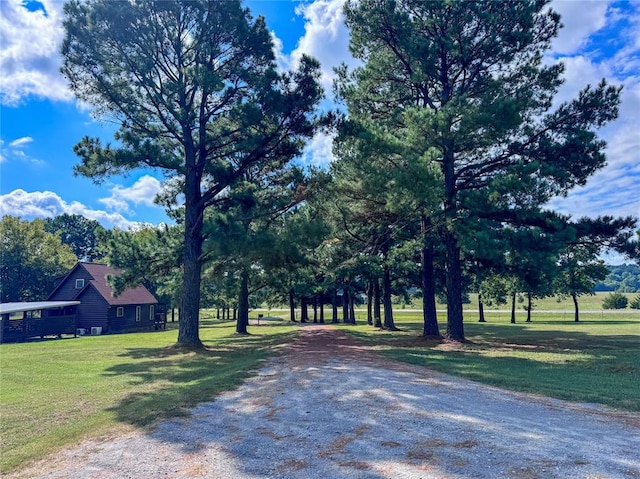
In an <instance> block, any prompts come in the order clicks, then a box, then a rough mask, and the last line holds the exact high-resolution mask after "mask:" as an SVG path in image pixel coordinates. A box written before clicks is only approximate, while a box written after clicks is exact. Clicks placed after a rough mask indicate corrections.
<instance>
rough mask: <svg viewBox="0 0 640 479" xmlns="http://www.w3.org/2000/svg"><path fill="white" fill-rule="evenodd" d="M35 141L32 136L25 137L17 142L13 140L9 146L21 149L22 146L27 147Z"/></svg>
mask: <svg viewBox="0 0 640 479" xmlns="http://www.w3.org/2000/svg"><path fill="white" fill-rule="evenodd" d="M32 141H33V138H31V137H30V136H23V137H22V138H18V139H17V140H13V141H12V142H11V143H9V146H11V147H13V148H19V147H21V146H22V145H27V144H29V143H31V142H32Z"/></svg>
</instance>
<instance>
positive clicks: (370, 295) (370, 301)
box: [367, 280, 373, 325]
mask: <svg viewBox="0 0 640 479" xmlns="http://www.w3.org/2000/svg"><path fill="white" fill-rule="evenodd" d="M372 307H373V282H372V281H371V280H369V282H367V324H368V325H372V324H373V311H372Z"/></svg>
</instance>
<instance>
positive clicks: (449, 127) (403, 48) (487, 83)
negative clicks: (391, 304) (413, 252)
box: [342, 0, 620, 340]
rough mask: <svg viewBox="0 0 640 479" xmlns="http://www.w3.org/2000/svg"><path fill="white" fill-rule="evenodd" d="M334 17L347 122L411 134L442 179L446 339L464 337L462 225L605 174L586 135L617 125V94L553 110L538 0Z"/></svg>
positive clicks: (358, 8) (535, 203)
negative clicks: (343, 54) (491, 205)
mask: <svg viewBox="0 0 640 479" xmlns="http://www.w3.org/2000/svg"><path fill="white" fill-rule="evenodd" d="M345 11H346V21H347V25H348V26H349V28H350V30H351V43H350V46H351V50H352V52H353V54H354V55H355V56H356V57H357V58H358V59H360V60H361V61H362V62H363V66H362V67H359V68H357V69H356V70H355V71H354V72H353V73H352V74H351V75H348V74H347V73H346V72H344V71H343V86H342V94H343V96H344V97H346V98H348V99H349V102H348V104H349V105H350V106H351V107H352V108H354V109H355V111H356V112H357V114H358V115H361V116H363V115H365V114H366V115H369V116H370V117H371V118H372V119H374V120H377V119H385V120H389V119H392V120H393V121H396V122H398V124H399V126H400V127H401V128H402V129H404V131H407V130H409V131H413V132H414V134H413V135H407V137H408V138H411V137H415V138H420V145H422V149H423V152H424V157H425V158H428V159H429V160H430V161H431V162H433V164H434V165H436V166H437V168H438V169H439V171H440V173H441V187H442V194H441V201H440V208H439V209H438V212H437V214H438V218H436V220H437V221H438V223H439V224H440V225H441V226H440V228H439V236H440V239H441V241H442V243H443V245H444V248H445V251H446V274H447V280H446V289H447V332H446V336H447V337H448V338H450V339H453V340H464V328H463V315H462V293H463V254H464V252H463V250H462V244H461V243H462V231H463V230H464V228H465V227H464V223H465V222H466V219H467V218H476V217H482V216H483V211H482V210H480V209H479V208H478V207H477V205H478V204H482V203H485V202H491V201H496V202H497V203H499V205H496V208H495V209H494V211H492V215H493V216H494V219H495V220H497V221H502V220H503V219H506V220H510V219H511V218H514V217H515V218H517V217H518V216H520V213H519V211H520V210H521V209H522V208H525V209H529V210H531V209H535V208H537V207H539V205H542V204H545V203H546V202H547V201H548V200H549V199H550V198H552V197H553V196H556V195H561V194H564V193H566V192H567V191H568V190H569V189H570V188H572V187H573V186H576V185H582V184H584V183H585V182H586V180H587V178H588V177H589V176H590V175H591V174H593V173H594V172H595V171H597V170H598V169H599V168H601V167H602V166H603V165H604V162H605V157H604V154H603V149H604V143H603V142H602V141H600V140H599V139H598V138H597V136H596V134H595V132H594V131H595V130H596V129H597V128H599V127H601V126H603V125H604V124H605V123H607V122H608V121H611V120H612V119H614V118H615V117H616V116H617V112H618V109H617V107H618V103H619V91H620V90H619V88H614V87H610V86H608V85H606V84H605V83H604V82H602V83H601V84H599V85H598V86H596V87H595V88H592V87H586V88H585V89H584V90H582V91H581V92H579V93H578V95H577V97H576V98H575V99H574V100H572V101H569V102H567V103H564V104H562V105H560V106H559V107H557V108H555V109H552V101H553V97H554V95H555V93H556V92H557V89H558V87H559V85H560V84H561V74H562V71H563V67H562V65H560V64H557V65H551V66H545V65H543V63H542V55H543V53H544V51H545V50H547V49H548V48H549V46H550V43H551V40H552V39H553V38H554V37H555V36H556V34H557V32H558V29H559V28H560V18H559V16H558V15H557V14H556V13H554V12H553V11H551V10H550V9H549V6H548V2H547V1H544V0H528V1H522V0H513V1H505V2H467V1H451V2H424V1H421V0H398V1H391V0H358V1H349V2H347V5H346V10H345ZM350 113H351V110H350ZM401 131H402V130H401ZM478 196H480V197H482V198H484V199H485V201H482V202H478V201H477V200H478ZM498 206H500V207H498Z"/></svg>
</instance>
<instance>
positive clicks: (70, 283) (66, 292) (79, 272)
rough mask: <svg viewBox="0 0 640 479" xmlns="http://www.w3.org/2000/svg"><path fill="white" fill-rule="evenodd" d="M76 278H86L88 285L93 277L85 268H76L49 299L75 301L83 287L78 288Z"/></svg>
mask: <svg viewBox="0 0 640 479" xmlns="http://www.w3.org/2000/svg"><path fill="white" fill-rule="evenodd" d="M76 279H84V282H85V286H86V285H87V284H89V281H91V280H92V279H93V278H92V277H91V275H90V274H89V273H87V271H86V270H85V269H84V268H75V269H74V270H73V271H72V272H71V274H70V275H69V276H68V277H67V278H66V281H65V282H64V283H63V284H61V285H60V288H59V289H57V290H56V291H55V293H54V294H53V295H52V296H49V301H73V300H74V299H75V297H76V295H77V294H78V293H79V292H80V290H81V289H82V288H76ZM80 327H82V326H80Z"/></svg>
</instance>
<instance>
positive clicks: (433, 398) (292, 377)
mask: <svg viewBox="0 0 640 479" xmlns="http://www.w3.org/2000/svg"><path fill="white" fill-rule="evenodd" d="M21 476H22V477H42V478H65V479H66V478H76V479H85V478H86V479H98V478H100V479H123V478H162V479H165V478H166V479H169V478H171V479H177V478H185V479H186V478H221V479H222V478H224V479H228V478H247V479H248V478H304V479H313V478H322V479H338V478H363V479H364V478H367V479H380V478H394V479H396V478H416V479H417V478H422V479H427V478H442V479H447V478H474V479H477V478H492V479H495V478H519V479H534V478H540V479H542V478H544V479H550V478H562V479H567V478H580V479H582V478H585V479H586V478H594V479H595V478H599V479H602V478H624V479H631V478H640V415H634V414H624V413H619V412H617V411H614V410H611V409H607V408H601V407H597V406H592V405H584V404H582V405H581V404H574V403H568V402H564V401H559V400H553V399H547V398H543V397H540V396H535V395H528V394H519V393H510V392H506V391H503V390H501V389H497V388H492V387H488V386H484V385H480V384H478V383H474V382H471V381H466V380H463V379H459V378H455V377H452V376H447V375H444V374H440V373H435V372H433V371H430V370H426V369H423V368H419V367H414V366H409V365H403V364H399V363H394V362H389V361H387V360H385V359H383V358H381V357H379V356H377V355H375V354H373V353H372V352H370V351H368V350H366V348H363V347H361V346H359V345H358V344H356V343H355V342H354V341H353V340H351V339H349V338H348V337H347V336H346V335H344V333H342V332H340V331H338V330H335V329H332V328H331V327H329V326H325V327H322V326H320V327H317V326H308V327H305V328H304V329H303V331H302V333H301V335H300V338H299V340H298V341H297V342H295V343H294V344H292V345H290V346H289V347H288V348H287V351H286V353H285V354H283V355H282V356H280V357H277V358H275V359H273V360H271V361H270V362H268V363H267V364H266V365H265V366H264V367H263V368H262V369H261V370H259V371H258V372H257V374H256V375H255V376H254V377H253V378H251V379H250V380H248V381H247V382H246V383H245V384H244V385H243V386H242V387H241V388H239V389H238V390H236V391H233V392H229V393H225V394H223V395H222V396H220V397H218V398H217V399H216V400H215V401H213V402H210V403H206V404H201V405H200V406H199V407H197V408H196V409H194V410H193V411H192V416H191V417H189V418H185V419H175V420H171V421H166V422H163V423H161V424H159V425H158V426H157V427H156V428H155V429H154V430H153V431H152V432H147V433H145V432H142V431H140V432H135V433H132V434H130V435H128V436H126V437H117V438H112V439H111V440H109V441H103V442H99V441H87V442H85V443H83V444H81V445H79V446H78V447H76V448H74V449H72V450H68V451H66V452H65V453H64V454H63V455H62V457H61V458H59V460H56V461H55V462H49V463H47V464H39V465H38V466H37V467H34V468H32V469H30V470H28V471H23V473H22V474H21Z"/></svg>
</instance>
